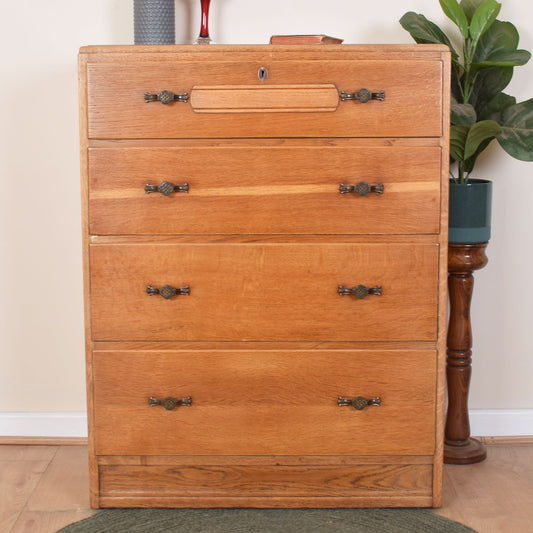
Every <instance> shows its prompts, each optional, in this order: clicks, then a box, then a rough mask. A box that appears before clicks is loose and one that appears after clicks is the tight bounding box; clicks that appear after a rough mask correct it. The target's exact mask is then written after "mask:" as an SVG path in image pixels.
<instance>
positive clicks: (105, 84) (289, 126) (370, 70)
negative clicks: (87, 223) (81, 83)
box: [87, 50, 443, 139]
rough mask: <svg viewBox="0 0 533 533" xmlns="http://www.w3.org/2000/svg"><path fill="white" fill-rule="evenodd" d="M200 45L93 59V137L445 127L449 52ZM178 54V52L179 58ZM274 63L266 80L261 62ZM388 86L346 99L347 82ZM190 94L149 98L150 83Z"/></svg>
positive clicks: (382, 133) (426, 132)
mask: <svg viewBox="0 0 533 533" xmlns="http://www.w3.org/2000/svg"><path fill="white" fill-rule="evenodd" d="M200 55H201V54H199V55H198V56H195V54H194V53H191V54H190V55H188V56H181V58H180V56H179V55H176V56H172V55H170V54H168V55H167V56H166V60H164V59H162V60H160V61H158V62H140V61H139V62H134V61H124V62H118V61H117V62H109V63H108V62H103V63H89V64H88V65H87V89H88V136H89V138H93V139H96V138H108V139H118V138H127V139H138V138H186V137H189V138H207V137H218V138H228V137H233V138H236V137H394V136H398V137H423V136H428V137H431V136H432V137H439V136H440V135H442V84H443V64H442V62H441V61H425V60H416V59H413V60H409V61H406V60H405V59H404V60H393V59H389V60H385V59H381V60H378V59H374V60H370V59H367V60H364V61H354V60H349V59H346V58H344V59H339V56H337V57H336V56H335V55H333V54H328V53H327V50H325V51H324V54H323V55H321V57H320V59H314V60H305V59H300V60H285V59H283V57H282V56H283V54H282V55H280V56H277V58H276V59H273V55H272V54H270V53H263V54H257V55H255V56H254V58H253V59H250V58H249V59H248V60H240V61H235V60H231V59H229V60H228V58H226V60H222V58H221V60H220V61H216V60H206V59H204V60H202V61H199V60H198V59H197V57H199V56H200ZM173 59H174V60H173ZM262 67H264V68H266V69H268V72H269V76H268V79H267V80H266V81H265V82H261V81H259V79H258V70H259V69H260V68H262ZM363 88H364V89H367V90H368V91H370V92H372V93H378V92H381V91H383V92H384V93H385V99H384V100H383V101H380V100H376V99H371V100H369V101H367V102H366V103H361V102H360V101H357V100H355V101H341V99H340V96H339V95H340V92H341V91H345V92H348V93H357V92H358V91H359V90H360V89H363ZM162 91H170V92H172V93H173V94H177V95H178V94H184V93H187V96H188V101H186V102H182V101H173V102H172V103H169V104H167V105H163V104H162V103H160V102H159V101H155V102H149V103H146V101H145V93H150V94H154V95H157V94H159V93H161V92H162Z"/></svg>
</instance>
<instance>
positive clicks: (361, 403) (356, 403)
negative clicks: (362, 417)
mask: <svg viewBox="0 0 533 533" xmlns="http://www.w3.org/2000/svg"><path fill="white" fill-rule="evenodd" d="M337 405H338V406H339V407H344V406H346V405H348V406H350V405H351V406H352V407H355V409H357V410H358V411H362V410H363V409H364V408H365V407H368V406H369V405H375V406H376V407H379V406H380V405H381V398H380V397H379V396H376V397H375V398H370V399H369V400H367V399H366V398H363V397H362V396H358V397H357V398H354V399H353V400H350V399H349V398H343V397H342V396H339V399H338V400H337Z"/></svg>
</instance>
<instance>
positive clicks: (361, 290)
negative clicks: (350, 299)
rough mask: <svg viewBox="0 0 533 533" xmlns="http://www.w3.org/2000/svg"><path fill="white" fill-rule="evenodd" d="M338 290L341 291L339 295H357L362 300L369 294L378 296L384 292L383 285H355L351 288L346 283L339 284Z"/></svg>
mask: <svg viewBox="0 0 533 533" xmlns="http://www.w3.org/2000/svg"><path fill="white" fill-rule="evenodd" d="M337 291H338V293H339V296H355V297H356V298H359V299H360V300H362V299H363V298H366V297H367V296H368V295H369V294H375V295H376V296H381V294H382V289H381V285H378V286H377V287H371V288H369V287H365V286H364V285H357V287H354V288H353V289H349V288H348V287H345V286H344V285H339V288H338V289H337Z"/></svg>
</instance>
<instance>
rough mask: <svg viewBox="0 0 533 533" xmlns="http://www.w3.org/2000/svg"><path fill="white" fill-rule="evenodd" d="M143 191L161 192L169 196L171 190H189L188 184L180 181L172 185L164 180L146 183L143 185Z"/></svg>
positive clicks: (148, 192) (147, 192)
mask: <svg viewBox="0 0 533 533" xmlns="http://www.w3.org/2000/svg"><path fill="white" fill-rule="evenodd" d="M144 192H145V193H146V194H150V193H152V192H158V193H161V194H162V195H163V196H170V195H171V194H172V193H173V192H187V193H188V192H189V184H188V183H182V184H181V185H174V184H173V183H170V182H168V181H164V182H163V183H161V184H159V185H150V184H149V183H147V184H146V185H145V186H144Z"/></svg>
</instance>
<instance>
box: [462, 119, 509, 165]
mask: <svg viewBox="0 0 533 533" xmlns="http://www.w3.org/2000/svg"><path fill="white" fill-rule="evenodd" d="M501 131H502V128H501V126H500V125H499V124H498V123H497V122H495V121H494V120H482V121H481V122H476V124H474V125H473V126H472V127H471V128H470V129H469V130H468V135H467V137H466V143H465V152H464V159H469V158H470V157H472V156H473V155H474V154H475V153H476V150H477V149H478V148H479V145H480V144H481V143H482V142H483V141H487V140H489V139H492V138H494V137H496V135H498V134H499V133H501Z"/></svg>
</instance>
